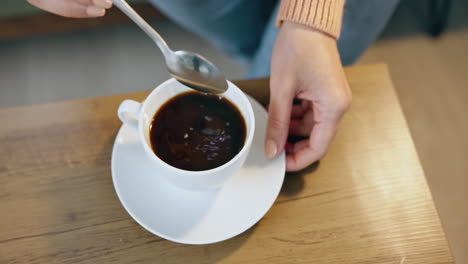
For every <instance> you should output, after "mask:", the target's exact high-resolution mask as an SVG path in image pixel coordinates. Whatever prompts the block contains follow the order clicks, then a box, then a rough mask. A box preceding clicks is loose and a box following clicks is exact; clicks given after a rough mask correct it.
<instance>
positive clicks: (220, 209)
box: [112, 97, 286, 244]
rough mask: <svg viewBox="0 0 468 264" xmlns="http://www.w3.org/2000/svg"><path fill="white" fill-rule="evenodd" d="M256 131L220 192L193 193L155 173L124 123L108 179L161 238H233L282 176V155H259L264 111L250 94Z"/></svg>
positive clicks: (255, 217) (258, 213)
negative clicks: (243, 159)
mask: <svg viewBox="0 0 468 264" xmlns="http://www.w3.org/2000/svg"><path fill="white" fill-rule="evenodd" d="M249 100H250V102H251V104H252V107H253V110H254V113H255V122H256V123H255V129H256V130H255V135H254V140H253V143H252V148H251V151H250V154H249V156H248V157H247V161H246V162H245V165H244V167H243V168H242V169H241V170H240V171H239V172H238V173H237V174H235V175H234V176H233V177H232V178H230V179H229V180H228V182H226V183H225V184H224V185H223V186H222V187H221V188H220V189H219V190H216V191H209V192H193V191H186V190H183V189H180V188H178V187H176V186H173V185H171V184H170V183H168V182H167V181H166V180H165V179H163V178H161V175H158V171H157V169H154V168H153V167H152V164H151V162H150V161H149V159H148V157H147V156H146V154H145V151H144V150H143V147H142V146H141V145H140V143H139V141H138V135H137V133H136V132H135V131H134V130H133V129H132V128H130V127H128V126H126V125H123V126H122V127H121V128H120V130H119V133H118V134H117V137H116V140H115V143H114V149H113V151H112V180H113V182H114V187H115V190H116V192H117V195H118V196H119V199H120V202H121V203H122V205H123V206H124V207H125V209H126V210H127V212H128V213H129V214H130V215H131V216H132V217H133V219H135V221H137V222H138V223H139V224H140V225H141V226H143V227H144V228H146V229H147V230H148V231H150V232H151V233H153V234H155V235H158V236H160V237H163V238H165V239H168V240H171V241H174V242H179V243H185V244H209V243H215V242H219V241H222V240H226V239H228V238H231V237H234V236H236V235H238V234H240V233H242V232H244V231H246V230H247V229H249V228H250V227H252V226H253V225H254V224H255V223H257V222H258V221H259V220H260V219H261V218H262V217H263V216H264V215H265V213H266V212H267V211H268V210H269V209H270V207H271V206H272V205H273V203H274V201H275V200H276V197H277V196H278V194H279V191H280V189H281V186H282V184H283V179H284V175H285V169H286V168H285V165H286V164H285V156H284V153H283V154H281V155H280V156H279V157H277V158H276V159H273V160H267V159H266V158H265V157H264V154H263V142H264V141H265V129H266V123H267V113H266V111H265V109H264V108H263V107H262V106H261V105H260V104H259V103H258V102H256V101H255V100H254V99H252V98H250V97H249Z"/></svg>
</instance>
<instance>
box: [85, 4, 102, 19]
mask: <svg viewBox="0 0 468 264" xmlns="http://www.w3.org/2000/svg"><path fill="white" fill-rule="evenodd" d="M86 14H87V15H88V17H101V16H104V15H105V14H106V9H104V8H102V7H98V6H88V8H86Z"/></svg>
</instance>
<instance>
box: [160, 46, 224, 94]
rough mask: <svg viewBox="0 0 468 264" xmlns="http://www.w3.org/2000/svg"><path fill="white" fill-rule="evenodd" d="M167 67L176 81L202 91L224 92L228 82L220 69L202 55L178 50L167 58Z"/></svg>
mask: <svg viewBox="0 0 468 264" xmlns="http://www.w3.org/2000/svg"><path fill="white" fill-rule="evenodd" d="M167 69H168V71H169V73H170V74H171V75H172V77H174V79H176V80H177V81H179V82H181V83H183V84H185V85H187V86H188V87H190V88H192V89H195V90H197V91H200V92H204V93H212V94H221V93H224V92H225V91H226V90H227V88H228V84H227V82H226V78H225V77H224V75H223V74H222V73H221V71H220V70H219V69H218V68H217V67H216V66H215V65H214V64H213V63H211V62H210V61H209V60H207V59H205V58H204V57H203V56H201V55H199V54H197V53H194V52H190V51H184V50H179V51H175V52H173V53H172V55H171V57H170V58H169V59H168V60H167Z"/></svg>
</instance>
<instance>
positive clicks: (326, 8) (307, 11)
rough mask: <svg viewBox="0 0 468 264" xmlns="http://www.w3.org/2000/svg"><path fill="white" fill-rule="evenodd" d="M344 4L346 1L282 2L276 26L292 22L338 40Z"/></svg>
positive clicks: (282, 0)
mask: <svg viewBox="0 0 468 264" xmlns="http://www.w3.org/2000/svg"><path fill="white" fill-rule="evenodd" d="M344 3H345V0H281V4H280V7H279V11H278V16H277V18H276V25H277V26H281V24H282V23H283V22H284V21H291V22H294V23H298V24H303V25H306V26H310V27H312V28H314V29H317V30H319V31H321V32H323V33H325V34H328V35H330V36H332V37H334V38H335V39H338V37H339V36H340V30H341V21H342V17H343V8H344Z"/></svg>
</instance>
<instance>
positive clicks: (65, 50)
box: [0, 0, 468, 263]
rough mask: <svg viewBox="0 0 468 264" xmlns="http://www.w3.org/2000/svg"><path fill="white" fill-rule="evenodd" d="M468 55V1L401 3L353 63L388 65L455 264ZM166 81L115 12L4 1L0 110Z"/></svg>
mask: <svg viewBox="0 0 468 264" xmlns="http://www.w3.org/2000/svg"><path fill="white" fill-rule="evenodd" d="M133 4H134V6H135V7H136V9H137V10H138V11H139V12H140V13H142V14H143V16H144V17H145V18H147V19H148V20H150V21H151V23H152V25H153V26H154V27H155V28H156V29H157V30H158V31H159V32H160V33H161V35H163V37H164V38H166V40H167V42H168V43H169V45H170V46H171V47H173V48H174V49H186V50H192V51H196V52H199V53H201V54H203V55H205V56H206V57H208V58H209V59H210V60H212V61H213V62H214V63H215V64H216V65H218V66H219V67H220V68H221V69H222V70H223V71H224V72H225V73H226V75H227V76H228V78H229V79H233V80H235V79H242V77H243V75H244V72H245V67H244V66H243V65H241V64H240V63H237V62H236V61H233V60H231V59H229V58H227V57H226V56H224V55H222V54H221V53H220V52H219V51H217V50H216V49H215V48H213V47H212V46H211V45H210V44H209V43H207V42H205V41H204V40H202V39H200V38H199V37H197V36H195V35H193V34H191V33H190V32H187V31H185V30H184V29H182V28H180V27H179V26H177V25H175V24H174V23H172V22H171V21H169V20H168V19H166V18H164V16H163V15H162V14H161V13H159V12H158V11H157V10H155V9H154V8H153V7H151V6H150V5H149V4H147V3H146V2H145V1H133ZM467 49H468V1H466V0H453V1H451V0H439V1H437V0H403V1H401V3H400V6H399V7H398V9H397V10H396V11H395V13H394V15H393V18H392V19H391V21H390V23H389V24H388V26H387V28H386V29H385V31H384V33H383V34H382V36H381V37H380V38H379V40H378V41H377V42H375V43H374V44H373V45H372V46H371V47H370V48H369V49H368V50H367V51H366V52H365V54H364V55H363V56H362V57H361V58H360V60H359V61H358V62H357V63H356V64H365V63H375V62H384V63H386V64H387V65H388V66H389V69H390V72H391V76H392V79H393V82H394V86H395V88H396V90H397V94H398V96H399V99H400V102H401V105H402V108H403V111H404V114H405V117H406V119H407V121H408V126H409V128H410V131H411V134H412V137H413V140H414V142H415V145H416V149H417V151H418V153H419V157H420V160H421V163H422V165H423V168H424V170H425V173H426V176H427V180H428V184H429V186H430V188H431V191H432V194H433V198H434V200H435V204H436V207H437V209H438V212H439V214H440V217H441V220H442V224H443V227H444V230H445V232H446V235H447V238H448V240H449V244H450V247H451V249H452V253H453V254H454V256H455V259H456V260H457V263H468V206H467V202H468V192H467V189H468V160H467V157H468V116H467V114H468V52H467ZM168 78H169V75H168V73H167V72H166V70H165V65H164V62H163V58H162V55H161V54H160V52H159V50H158V49H157V48H156V47H155V46H154V44H153V43H152V42H151V41H150V40H149V39H148V38H147V37H146V35H144V34H143V33H142V32H141V31H140V29H138V28H137V27H136V26H135V25H133V24H131V23H130V22H129V20H128V19H126V18H125V17H124V16H123V15H122V14H121V13H120V12H119V11H118V10H116V8H112V9H111V10H110V11H109V12H108V14H107V15H106V17H104V18H99V19H91V20H89V19H84V20H83V19H82V20H76V19H66V18H59V17H57V16H54V15H49V14H46V13H43V12H41V11H39V10H37V9H35V8H34V7H32V6H29V5H28V4H27V3H26V1H18V0H2V4H1V7H0V107H15V106H21V105H26V104H37V103H46V102H53V101H59V100H66V99H76V98H83V97H94V96H104V95H111V94H117V93H127V92H133V91H140V90H149V89H152V88H154V87H155V86H156V85H158V84H159V83H161V82H162V81H164V80H166V79H168ZM395 166H398V164H395Z"/></svg>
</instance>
